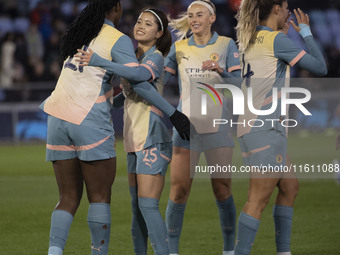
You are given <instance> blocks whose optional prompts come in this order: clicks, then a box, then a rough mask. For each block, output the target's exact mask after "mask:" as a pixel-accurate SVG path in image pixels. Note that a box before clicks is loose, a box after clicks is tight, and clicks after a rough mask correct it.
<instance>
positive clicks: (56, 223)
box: [48, 210, 73, 255]
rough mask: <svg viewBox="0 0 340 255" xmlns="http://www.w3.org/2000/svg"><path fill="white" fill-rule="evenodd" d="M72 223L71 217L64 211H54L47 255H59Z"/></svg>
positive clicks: (61, 252)
mask: <svg viewBox="0 0 340 255" xmlns="http://www.w3.org/2000/svg"><path fill="white" fill-rule="evenodd" d="M72 221H73V215H72V214H71V213H69V212H67V211H64V210H54V211H53V213H52V217H51V229H50V241H49V249H48V254H49V255H61V254H63V250H64V248H65V244H66V240H67V237H68V233H69V231H70V227H71V224H72Z"/></svg>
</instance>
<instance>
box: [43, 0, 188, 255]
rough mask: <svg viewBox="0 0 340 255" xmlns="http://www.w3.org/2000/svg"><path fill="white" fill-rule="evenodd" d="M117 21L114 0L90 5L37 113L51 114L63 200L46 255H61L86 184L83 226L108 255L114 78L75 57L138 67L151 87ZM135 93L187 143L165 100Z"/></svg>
mask: <svg viewBox="0 0 340 255" xmlns="http://www.w3.org/2000/svg"><path fill="white" fill-rule="evenodd" d="M121 14H122V8H121V5H120V2H119V0H90V1H89V3H88V5H87V6H86V7H85V9H84V10H83V11H82V12H81V13H80V15H79V16H78V17H77V18H76V20H75V21H74V22H73V23H72V24H71V25H70V26H69V28H68V30H67V32H66V34H65V35H64V37H63V39H62V42H61V54H62V57H63V58H64V60H65V61H64V65H63V69H62V71H61V74H60V77H59V80H58V82H57V85H56V88H55V90H54V91H53V92H52V94H51V96H50V97H48V98H47V99H46V100H45V101H44V102H43V104H42V105H41V108H42V109H43V110H44V111H45V112H46V113H48V114H49V116H48V131H47V132H48V133H47V145H46V147H47V149H46V152H47V156H46V158H47V160H48V161H52V162H53V168H54V171H55V176H56V180H57V184H58V188H59V196H60V201H59V203H58V204H57V206H56V208H55V210H54V211H53V213H52V220H51V231H50V244H49V251H48V254H49V255H60V254H62V253H63V250H64V247H65V244H66V240H67V236H68V232H69V229H70V226H71V223H72V221H73V216H74V214H75V213H76V211H77V208H78V206H79V203H80V200H81V197H82V194H83V183H85V186H86V191H87V197H88V200H89V202H90V206H89V211H88V219H87V220H88V225H89V228H90V232H91V242H92V245H91V254H93V255H94V254H107V253H108V245H109V237H110V224H111V213H110V200H111V187H112V184H113V181H114V178H115V172H116V158H115V157H116V152H115V149H114V142H115V138H114V130H113V126H112V121H111V113H110V109H111V107H112V95H113V90H112V87H111V85H110V80H111V78H112V73H111V72H107V71H105V70H103V69H101V68H96V67H86V68H85V67H84V66H81V65H78V64H77V62H76V61H75V60H74V58H73V56H74V54H76V53H77V49H79V48H81V49H83V50H85V51H86V49H88V47H91V48H92V49H94V50H95V51H96V52H98V53H99V54H100V55H101V56H102V57H103V58H105V59H107V60H108V61H111V60H113V61H116V62H118V63H120V64H125V65H127V66H135V67H136V68H137V69H138V70H139V72H135V73H136V74H137V75H138V77H139V78H140V80H139V81H140V82H141V81H146V80H149V79H150V78H151V77H152V70H151V69H150V68H149V67H142V66H139V64H138V61H137V59H136V56H135V54H134V51H133V44H132V42H131V39H130V38H128V37H127V36H126V35H124V34H122V33H121V32H119V31H118V30H117V29H116V28H115V25H117V23H118V21H119V19H120V17H121ZM128 68H133V67H128ZM138 70H137V71H138ZM133 87H134V88H135V91H136V93H138V94H139V95H141V96H142V97H144V98H147V100H148V101H149V102H150V103H152V104H153V105H156V106H157V107H158V108H159V109H160V110H162V111H163V112H164V113H165V114H166V115H168V116H170V119H171V121H172V123H173V124H174V126H175V127H177V128H178V129H179V130H180V133H181V135H182V136H183V137H187V138H189V121H188V120H187V118H186V117H185V116H184V115H183V114H181V113H179V112H177V111H176V110H175V109H174V108H173V107H172V106H171V105H170V104H169V103H168V102H167V101H166V100H164V99H163V98H162V97H161V96H160V95H159V94H158V93H157V90H156V89H155V88H154V87H153V86H152V85H151V84H149V83H147V82H142V83H139V84H133Z"/></svg>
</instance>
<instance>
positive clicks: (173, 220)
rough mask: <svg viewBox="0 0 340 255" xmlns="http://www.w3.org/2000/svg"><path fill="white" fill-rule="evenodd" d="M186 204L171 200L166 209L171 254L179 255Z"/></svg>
mask: <svg viewBox="0 0 340 255" xmlns="http://www.w3.org/2000/svg"><path fill="white" fill-rule="evenodd" d="M185 206H186V203H184V204H175V203H174V202H172V201H171V200H170V199H169V201H168V206H167V208H166V228H167V230H168V239H169V249H170V253H174V254H177V253H178V249H179V238H180V236H181V231H182V226H183V218H184V211H185Z"/></svg>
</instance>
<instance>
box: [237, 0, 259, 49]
mask: <svg viewBox="0 0 340 255" xmlns="http://www.w3.org/2000/svg"><path fill="white" fill-rule="evenodd" d="M236 19H237V26H236V33H237V43H238V45H239V51H240V52H245V51H246V50H247V48H248V46H249V45H250V44H251V43H252V42H253V41H254V40H255V36H256V26H258V25H259V24H260V10H259V8H258V4H257V0H242V2H241V6H240V9H239V10H238V12H237V15H236Z"/></svg>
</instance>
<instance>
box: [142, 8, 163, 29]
mask: <svg viewBox="0 0 340 255" xmlns="http://www.w3.org/2000/svg"><path fill="white" fill-rule="evenodd" d="M143 12H151V13H152V14H153V15H155V17H156V18H157V19H158V21H159V24H161V30H162V31H164V27H163V22H162V20H161V18H160V17H159V16H158V15H157V13H156V12H154V11H153V10H150V9H146V10H145V11H143ZM139 17H140V16H139Z"/></svg>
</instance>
